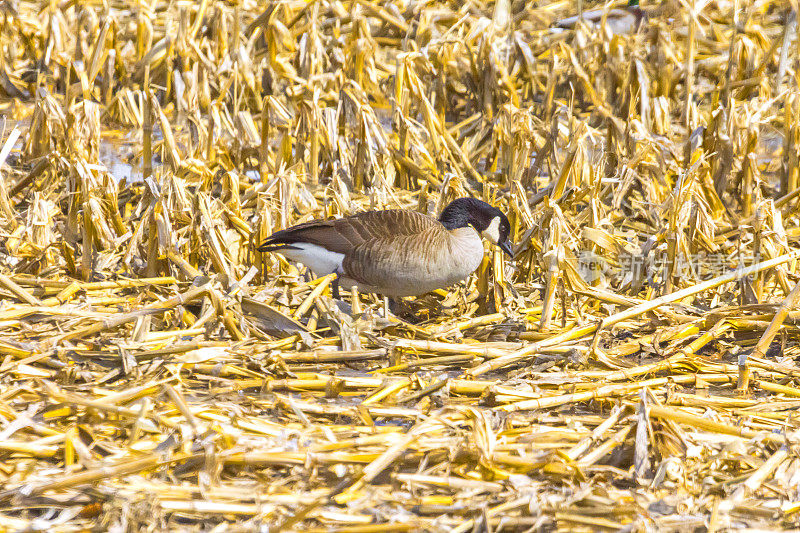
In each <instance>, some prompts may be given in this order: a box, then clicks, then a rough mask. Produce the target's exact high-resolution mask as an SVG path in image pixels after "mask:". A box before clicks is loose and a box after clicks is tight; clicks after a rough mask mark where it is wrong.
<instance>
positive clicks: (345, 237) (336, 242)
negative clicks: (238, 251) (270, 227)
mask: <svg viewBox="0 0 800 533" xmlns="http://www.w3.org/2000/svg"><path fill="white" fill-rule="evenodd" d="M438 224H440V223H439V221H437V220H436V219H434V218H431V217H429V216H427V215H423V214H422V213H418V212H416V211H405V210H402V209H386V210H382V211H366V212H363V213H358V214H355V215H351V216H348V217H343V218H336V219H330V220H314V221H311V222H306V223H304V224H298V225H296V226H292V227H291V228H287V229H285V230H281V231H278V232H275V233H273V234H272V235H270V236H269V237H268V238H267V240H265V241H264V242H263V243H262V244H261V246H259V248H258V249H259V250H260V251H262V252H271V251H278V250H281V249H286V248H291V247H292V245H293V244H297V243H308V244H315V245H317V246H321V247H323V248H325V249H327V250H329V251H331V252H335V253H339V254H344V255H348V254H350V252H352V251H353V250H354V249H355V248H356V247H359V246H361V245H364V244H365V243H368V242H374V241H381V242H384V243H390V242H391V241H392V240H394V239H395V238H399V237H403V236H406V237H408V236H413V235H418V234H420V233H423V232H425V231H426V230H428V229H430V228H433V227H435V226H436V225H438Z"/></svg>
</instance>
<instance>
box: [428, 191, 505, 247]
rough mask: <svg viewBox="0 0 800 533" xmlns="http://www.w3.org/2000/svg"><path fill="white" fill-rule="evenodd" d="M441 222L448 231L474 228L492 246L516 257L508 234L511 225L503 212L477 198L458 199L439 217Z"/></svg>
mask: <svg viewBox="0 0 800 533" xmlns="http://www.w3.org/2000/svg"><path fill="white" fill-rule="evenodd" d="M439 222H441V223H442V225H443V226H444V227H445V228H447V229H450V230H452V229H456V228H466V227H467V226H472V227H473V228H475V231H477V232H478V233H480V234H481V235H483V236H484V237H485V238H486V239H488V240H489V242H491V243H492V244H496V245H497V246H499V247H500V249H501V250H503V251H504V252H505V253H506V254H508V256H509V257H514V253H513V252H512V251H511V242H510V241H509V240H508V234H509V232H510V231H511V224H509V222H508V218H507V217H506V216H505V215H504V214H503V212H502V211H500V210H499V209H497V208H496V207H494V206H493V205H489V204H487V203H486V202H483V201H481V200H478V199H476V198H458V199H456V200H453V201H452V202H450V204H449V205H448V206H447V207H445V208H444V210H443V211H442V214H441V215H439Z"/></svg>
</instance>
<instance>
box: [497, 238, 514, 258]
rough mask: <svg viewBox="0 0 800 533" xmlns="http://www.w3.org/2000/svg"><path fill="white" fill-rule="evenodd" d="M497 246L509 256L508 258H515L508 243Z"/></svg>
mask: <svg viewBox="0 0 800 533" xmlns="http://www.w3.org/2000/svg"><path fill="white" fill-rule="evenodd" d="M497 246H499V247H500V249H501V250H503V251H504V252H505V253H506V254H507V255H508V257H514V252H512V251H511V245H510V244H509V243H508V241H505V242H501V243H498V244H497Z"/></svg>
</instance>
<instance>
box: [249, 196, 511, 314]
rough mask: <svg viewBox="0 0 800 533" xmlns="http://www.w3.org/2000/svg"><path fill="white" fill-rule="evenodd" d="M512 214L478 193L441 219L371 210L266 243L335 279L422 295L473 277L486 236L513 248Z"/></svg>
mask: <svg viewBox="0 0 800 533" xmlns="http://www.w3.org/2000/svg"><path fill="white" fill-rule="evenodd" d="M509 230H510V225H509V223H508V218H506V216H505V215H504V214H503V213H502V212H501V211H500V210H499V209H497V208H496V207H493V206H491V205H489V204H487V203H486V202H482V201H480V200H476V199H475V198H458V199H457V200H454V201H453V202H451V203H450V204H449V205H448V206H447V207H445V208H444V210H443V211H442V214H441V215H439V219H438V220H437V219H435V218H433V217H430V216H428V215H423V214H422V213H418V212H415V211H406V210H403V209H386V210H382V211H366V212H363V213H358V214H355V215H352V216H348V217H344V218H337V219H331V220H314V221H311V222H306V223H305V224H298V225H297V226H293V227H291V228H287V229H285V230H281V231H278V232H275V233H273V234H272V235H271V236H270V237H269V238H268V239H267V240H266V241H264V243H263V244H262V245H261V246H259V248H258V249H259V250H260V251H262V252H279V253H281V254H283V255H284V256H285V257H286V258H287V259H289V260H291V261H296V262H298V263H303V264H304V265H306V266H307V267H308V268H310V269H311V271H312V272H314V274H315V275H317V276H324V275H327V274H332V273H336V274H337V275H338V276H337V279H336V281H335V282H334V284H333V293H334V297H335V298H337V299H338V298H339V294H338V293H339V284H341V285H343V286H344V287H346V288H350V287H352V286H354V285H357V286H358V287H359V289H360V290H362V291H364V292H374V293H379V294H383V295H384V296H388V297H401V296H417V295H420V294H425V293H426V292H430V291H432V290H435V289H438V288H441V287H447V286H449V285H453V284H454V283H456V282H458V281H461V280H462V279H464V278H466V277H467V276H468V275H469V274H471V273H472V272H474V271H475V270H476V269H477V268H478V266H480V264H481V261H482V260H483V242H482V241H481V236H483V237H486V239H488V240H489V241H490V242H492V243H493V244H496V245H497V246H499V247H500V249H501V250H503V251H504V252H505V253H507V254H508V255H509V256H513V254H512V252H511V246H510V243H509V240H508V233H509Z"/></svg>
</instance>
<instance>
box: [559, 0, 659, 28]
mask: <svg viewBox="0 0 800 533" xmlns="http://www.w3.org/2000/svg"><path fill="white" fill-rule="evenodd" d="M603 13H604V10H603V9H592V10H590V11H584V12H583V13H581V14H580V15H575V16H573V17H568V18H565V19H561V20H559V21H557V22H556V23H555V26H556V27H559V28H564V29H566V28H572V27H574V26H575V24H576V23H577V22H578V20H580V19H583V20H584V21H585V22H586V23H588V24H599V23H600V21H601V20H602V19H603ZM647 17H648V13H647V12H646V11H644V10H643V9H642V8H641V7H639V0H628V5H627V6H626V7H625V9H609V10H608V13H607V14H606V23H607V24H608V27H609V29H610V30H611V33H613V34H614V35H620V34H625V33H635V32H637V31H639V26H640V25H641V24H642V21H643V20H645V19H646V18H647Z"/></svg>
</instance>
